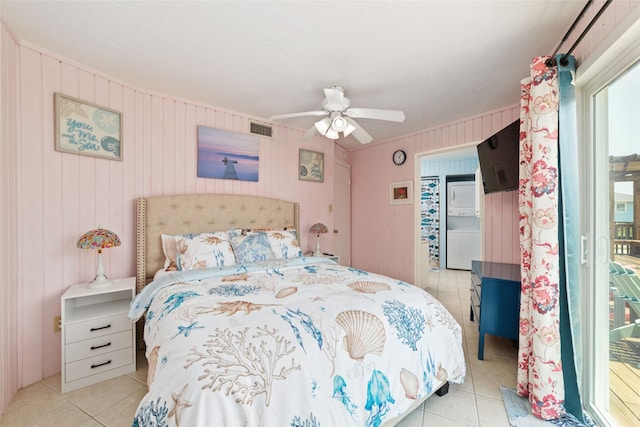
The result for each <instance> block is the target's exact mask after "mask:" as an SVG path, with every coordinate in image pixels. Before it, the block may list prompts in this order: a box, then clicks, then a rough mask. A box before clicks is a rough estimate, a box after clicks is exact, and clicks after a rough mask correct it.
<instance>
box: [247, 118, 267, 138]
mask: <svg viewBox="0 0 640 427" xmlns="http://www.w3.org/2000/svg"><path fill="white" fill-rule="evenodd" d="M249 132H251V133H252V134H254V135H260V136H267V137H269V138H271V137H272V136H273V128H272V127H271V126H267V125H263V124H260V123H255V122H251V129H250V130H249Z"/></svg>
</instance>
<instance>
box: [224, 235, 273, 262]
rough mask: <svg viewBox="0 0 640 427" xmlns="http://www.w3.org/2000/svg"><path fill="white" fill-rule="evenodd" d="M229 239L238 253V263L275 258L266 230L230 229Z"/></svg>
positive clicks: (234, 250)
mask: <svg viewBox="0 0 640 427" xmlns="http://www.w3.org/2000/svg"><path fill="white" fill-rule="evenodd" d="M229 241H230V242H231V246H232V247H233V252H234V253H235V254H236V262H237V263H238V264H244V263H248V262H258V261H267V260H270V259H273V258H274V255H273V250H271V245H270V244H269V239H268V238H267V234H266V233H265V232H264V231H251V230H240V229H237V228H234V229H231V230H229Z"/></svg>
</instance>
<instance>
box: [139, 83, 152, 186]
mask: <svg viewBox="0 0 640 427" xmlns="http://www.w3.org/2000/svg"><path fill="white" fill-rule="evenodd" d="M141 96H142V102H141V104H142V106H141V109H142V114H141V115H140V118H141V120H142V123H141V124H140V125H139V126H140V128H141V129H142V135H141V142H142V145H143V147H144V148H143V150H142V153H141V154H142V165H143V167H142V180H141V183H142V184H143V192H142V193H138V195H139V196H145V197H146V196H151V195H152V194H153V187H152V181H153V180H152V175H151V171H152V168H153V162H152V158H151V157H152V152H153V135H152V133H151V128H152V123H153V121H152V108H151V95H149V94H146V93H145V94H142V95H141Z"/></svg>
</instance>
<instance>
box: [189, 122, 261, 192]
mask: <svg viewBox="0 0 640 427" xmlns="http://www.w3.org/2000/svg"><path fill="white" fill-rule="evenodd" d="M259 161H260V138H258V137H257V136H254V135H248V134H246V133H239V132H231V131H227V130H222V129H215V128H210V127H207V126H198V176H199V177H200V178H218V179H234V180H238V181H253V182H258V178H259V174H258V164H259Z"/></svg>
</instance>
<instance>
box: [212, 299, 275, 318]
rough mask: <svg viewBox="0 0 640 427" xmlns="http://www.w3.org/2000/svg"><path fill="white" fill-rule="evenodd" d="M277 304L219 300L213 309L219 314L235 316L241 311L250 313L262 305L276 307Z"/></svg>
mask: <svg viewBox="0 0 640 427" xmlns="http://www.w3.org/2000/svg"><path fill="white" fill-rule="evenodd" d="M277 305H278V304H253V303H251V302H248V301H229V302H219V303H218V306H217V307H215V308H214V309H213V311H214V312H215V313H217V314H226V315H227V316H233V315H234V314H236V313H237V312H239V311H243V312H244V314H250V313H251V312H252V311H256V310H260V309H261V308H262V307H275V306H277Z"/></svg>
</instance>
